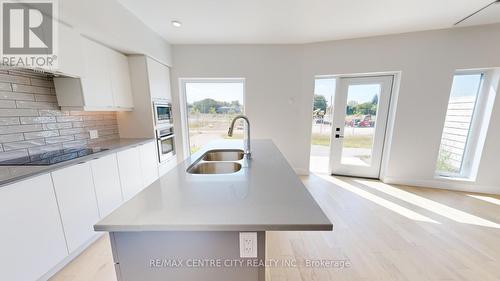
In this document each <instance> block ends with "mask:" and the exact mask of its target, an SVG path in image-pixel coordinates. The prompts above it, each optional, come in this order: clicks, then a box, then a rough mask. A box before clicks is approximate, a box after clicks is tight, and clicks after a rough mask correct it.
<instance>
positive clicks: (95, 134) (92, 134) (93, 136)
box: [89, 130, 99, 139]
mask: <svg viewBox="0 0 500 281" xmlns="http://www.w3.org/2000/svg"><path fill="white" fill-rule="evenodd" d="M89 135H90V139H97V138H98V137H99V133H98V132H97V130H89Z"/></svg>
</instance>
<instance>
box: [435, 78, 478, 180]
mask: <svg viewBox="0 0 500 281" xmlns="http://www.w3.org/2000/svg"><path fill="white" fill-rule="evenodd" d="M483 78H484V74H483V73H481V72H480V73H477V72H476V73H457V74H456V75H455V76H454V78H453V84H452V88H451V94H450V99H449V102H448V110H447V112H446V120H445V123H444V129H443V134H442V137H441V146H440V149H439V155H438V161H437V174H438V175H440V176H450V177H469V176H470V167H471V166H472V161H473V159H474V157H473V154H474V150H475V147H474V146H475V143H476V142H475V141H474V138H477V135H478V128H477V126H475V125H474V124H475V122H474V120H475V119H476V118H479V117H480V115H481V112H482V110H481V108H480V107H478V103H479V102H478V101H479V100H480V98H481V88H482V87H481V86H482V83H483Z"/></svg>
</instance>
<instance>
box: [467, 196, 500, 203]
mask: <svg viewBox="0 0 500 281" xmlns="http://www.w3.org/2000/svg"><path fill="white" fill-rule="evenodd" d="M467 196H469V197H472V198H476V199H479V200H483V201H486V202H489V203H492V204H497V205H499V206H500V200H499V199H496V198H493V197H489V196H482V195H474V194H467Z"/></svg>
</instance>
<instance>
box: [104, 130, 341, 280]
mask: <svg viewBox="0 0 500 281" xmlns="http://www.w3.org/2000/svg"><path fill="white" fill-rule="evenodd" d="M241 148H242V143H241V141H233V140H231V141H228V140H221V141H216V142H213V143H211V144H210V145H207V146H206V147H204V148H202V149H201V150H200V151H198V152H197V153H195V154H193V155H192V156H191V157H190V158H188V159H187V160H185V161H184V162H182V163H180V164H179V165H178V166H177V167H175V168H174V169H172V170H171V171H170V172H169V173H167V174H166V175H164V176H163V177H161V178H160V179H158V180H157V181H155V182H154V183H152V184H151V185H150V186H149V187H147V188H145V189H144V190H143V191H142V192H140V193H139V194H137V195H136V196H135V197H134V198H132V199H131V200H129V201H128V202H126V203H125V204H123V205H122V206H121V207H119V208H118V209H116V210H115V211H114V212H112V213H111V214H110V215H108V216H107V217H105V218H104V219H102V220H101V221H100V222H98V223H97V224H96V225H95V226H94V229H95V230H96V231H107V232H109V233H110V238H111V246H112V249H113V258H114V262H115V264H116V273H117V276H118V280H123V281H132V280H134V281H135V280H148V281H149V280H153V281H156V280H205V281H211V280H214V281H215V280H217V281H218V280H264V278H265V276H264V266H262V264H261V263H253V262H248V261H249V260H250V261H251V260H258V261H261V262H265V232H266V231H330V230H332V224H331V222H330V221H329V219H328V218H327V217H326V215H325V214H324V213H323V211H322V210H321V208H320V207H319V206H318V205H317V203H316V202H315V200H314V199H313V198H312V196H311V195H310V194H309V192H308V191H307V189H306V188H305V187H304V185H303V184H302V182H301V181H300V179H299V178H298V177H297V175H296V174H295V172H294V171H293V169H292V167H291V166H290V165H289V164H288V163H287V161H286V160H285V158H284V157H283V155H282V154H281V153H280V151H279V150H278V148H277V147H276V146H275V145H274V143H273V142H272V141H270V140H252V148H253V151H252V158H251V159H250V160H247V159H242V160H239V161H232V162H238V163H239V164H237V165H241V169H240V170H239V171H237V172H234V173H225V174H192V173H188V172H187V170H188V169H190V168H191V167H193V166H195V165H197V164H200V163H199V162H200V161H202V162H203V160H200V159H202V158H205V157H204V155H206V154H207V152H210V151H213V150H221V149H222V150H227V149H241ZM219 160H220V159H219ZM223 160H226V159H223ZM235 165H236V164H235ZM241 232H255V233H256V234H257V244H256V245H257V255H256V256H254V257H251V258H241V257H240V233H241Z"/></svg>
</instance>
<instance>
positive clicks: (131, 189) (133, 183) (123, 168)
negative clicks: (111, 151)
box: [116, 147, 144, 200]
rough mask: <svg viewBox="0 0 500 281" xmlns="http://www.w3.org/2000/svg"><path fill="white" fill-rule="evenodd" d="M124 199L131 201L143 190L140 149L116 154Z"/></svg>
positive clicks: (135, 148) (130, 149)
mask: <svg viewBox="0 0 500 281" xmlns="http://www.w3.org/2000/svg"><path fill="white" fill-rule="evenodd" d="M116 157H117V161H118V170H119V171H120V181H121V184H122V192H123V199H124V200H129V199H130V198H132V197H134V195H136V194H137V193H138V192H139V191H141V190H142V188H143V187H144V186H143V180H142V168H141V166H142V165H141V153H140V151H139V147H134V148H129V149H127V150H123V151H120V152H118V153H117V154H116Z"/></svg>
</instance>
